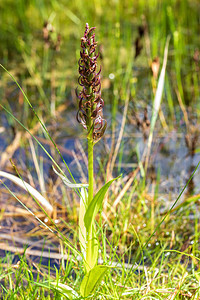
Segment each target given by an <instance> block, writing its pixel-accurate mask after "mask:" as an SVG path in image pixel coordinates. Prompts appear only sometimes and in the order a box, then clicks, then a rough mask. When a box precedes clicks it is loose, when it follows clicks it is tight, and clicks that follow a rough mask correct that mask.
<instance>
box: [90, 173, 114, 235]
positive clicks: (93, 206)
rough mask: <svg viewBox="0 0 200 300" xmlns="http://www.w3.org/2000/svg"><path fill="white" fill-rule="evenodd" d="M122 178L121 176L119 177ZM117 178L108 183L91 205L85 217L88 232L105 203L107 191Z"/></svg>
mask: <svg viewBox="0 0 200 300" xmlns="http://www.w3.org/2000/svg"><path fill="white" fill-rule="evenodd" d="M119 177H120V176H119ZM119 177H117V178H114V179H112V180H110V181H108V182H107V183H106V184H105V185H104V186H103V187H102V188H101V189H100V190H99V191H98V193H97V194H96V195H95V196H94V198H93V200H92V201H91V203H90V204H89V206H88V208H87V211H86V213H85V217H84V222H85V227H86V229H87V231H89V228H90V227H91V224H93V222H94V218H95V216H96V214H97V213H98V211H99V209H100V207H101V204H102V202H103V199H104V197H105V194H106V192H107V190H108V189H109V187H110V185H111V183H112V182H113V181H115V180H116V179H118V178H119Z"/></svg>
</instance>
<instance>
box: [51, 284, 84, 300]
mask: <svg viewBox="0 0 200 300" xmlns="http://www.w3.org/2000/svg"><path fill="white" fill-rule="evenodd" d="M50 285H51V286H52V288H53V289H54V290H56V291H58V292H60V293H62V294H63V295H64V296H65V297H66V298H67V299H69V300H71V299H77V298H79V295H78V294H77V292H76V291H75V290H73V289H72V288H71V287H70V286H68V285H66V284H63V283H59V282H50Z"/></svg>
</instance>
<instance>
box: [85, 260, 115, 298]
mask: <svg viewBox="0 0 200 300" xmlns="http://www.w3.org/2000/svg"><path fill="white" fill-rule="evenodd" d="M109 268H110V267H109V266H96V267H94V268H93V269H91V270H90V271H89V272H88V273H87V274H86V275H85V277H84V278H83V281H82V282H81V286H80V293H81V295H82V296H83V297H87V296H89V295H90V294H91V293H93V292H94V291H95V290H96V288H97V286H98V285H99V284H100V283H101V281H102V279H103V277H104V275H105V273H106V272H107V271H108V269H109Z"/></svg>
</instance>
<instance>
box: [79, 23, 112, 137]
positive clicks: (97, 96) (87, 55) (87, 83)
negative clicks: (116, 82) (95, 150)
mask: <svg viewBox="0 0 200 300" xmlns="http://www.w3.org/2000/svg"><path fill="white" fill-rule="evenodd" d="M94 31H95V27H91V28H89V25H88V24H86V27H85V33H84V36H83V37H82V38H81V51H80V59H79V62H78V64H79V74H80V76H79V79H78V83H79V85H80V86H81V88H82V89H81V91H80V92H79V94H77V97H78V99H79V109H78V113H77V120H78V122H79V123H80V124H82V125H83V127H84V128H85V129H87V131H88V134H91V133H92V138H93V140H94V141H97V140H99V139H100V138H101V137H102V136H103V134H104V132H105V129H106V125H107V123H106V121H105V120H104V119H103V117H102V116H103V111H102V109H103V106H104V101H103V99H102V98H101V79H100V73H101V68H100V70H99V71H97V58H98V56H99V54H96V47H97V42H95V33H94ZM90 136H91V135H90Z"/></svg>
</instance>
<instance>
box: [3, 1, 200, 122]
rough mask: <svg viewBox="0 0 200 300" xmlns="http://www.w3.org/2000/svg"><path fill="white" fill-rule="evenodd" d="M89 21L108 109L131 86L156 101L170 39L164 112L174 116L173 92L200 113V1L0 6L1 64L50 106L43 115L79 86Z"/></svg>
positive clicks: (138, 96) (138, 95)
mask: <svg viewBox="0 0 200 300" xmlns="http://www.w3.org/2000/svg"><path fill="white" fill-rule="evenodd" d="M86 22H87V23H89V25H90V26H95V27H96V37H97V40H98V41H99V50H100V54H101V62H100V63H101V64H102V69H103V70H102V77H103V93H104V95H105V96H104V98H105V97H106V98H108V99H107V100H106V101H108V103H109V104H111V106H113V108H111V110H114V106H115V104H117V103H118V101H121V100H122V101H123V98H125V97H126V90H127V85H128V86H129V89H130V90H131V91H132V92H131V93H132V94H133V96H135V97H136V100H137V99H138V100H139V99H141V100H144V101H146V102H147V103H149V102H151V101H152V82H151V78H152V73H151V70H150V69H151V68H150V66H151V61H152V60H153V59H154V58H156V57H158V58H159V60H160V63H162V57H163V51H164V45H165V42H166V38H167V36H168V35H171V42H170V52H169V63H168V67H167V76H166V89H167V94H166V95H165V97H166V98H167V103H168V104H167V113H169V115H170V116H171V117H173V114H174V105H175V104H174V103H176V102H177V99H176V98H177V97H176V93H175V90H176V89H178V90H179V92H180V95H181V96H182V100H183V102H184V103H186V104H187V105H188V104H190V105H191V103H192V105H195V107H196V108H197V109H199V101H198V100H199V89H198V80H199V78H198V72H197V67H198V65H199V28H200V2H199V1H197V0H181V1H179V0H162V1H159V0H149V1H144V0H138V1H130V0H124V1H117V0H111V1H105V0H102V1H100V0H93V1H86V0H74V1H64V0H61V1H55V0H51V1H43V0H38V1H37V0H28V1H27V0H26V1H25V0H18V1H13V0H1V1H0V62H1V64H2V65H4V66H5V67H6V68H7V69H8V70H10V71H12V74H13V75H14V76H15V77H16V78H17V79H18V80H19V82H20V84H22V83H23V84H22V85H23V88H24V89H25V90H28V91H29V92H28V94H29V95H31V99H32V101H34V102H35V101H37V103H38V104H40V105H41V106H40V108H42V107H43V104H45V112H46V109H48V110H49V111H50V112H51V111H52V112H53V111H54V110H55V108H56V106H57V105H58V104H59V103H62V102H64V101H65V100H66V98H67V97H68V95H69V94H70V93H71V91H72V90H71V89H74V88H76V86H77V77H78V72H77V62H78V59H79V49H80V38H81V36H82V35H83V33H84V27H85V23H86ZM45 26H46V27H45ZM142 27H143V28H142ZM141 28H142V29H141ZM144 28H145V30H146V31H145V33H147V34H146V35H144V36H143V33H142V32H141V30H144ZM45 29H46V34H48V35H49V40H48V41H45ZM137 39H138V40H137ZM136 40H137V41H136ZM136 44H137V45H136ZM136 47H138V51H139V55H138V56H137V57H136V58H135V53H136ZM198 71H199V70H198ZM109 74H111V76H110V77H109ZM113 75H114V78H113ZM0 76H1V79H2V78H3V79H5V80H3V79H2V80H1V86H2V85H3V84H4V83H5V82H6V78H7V75H6V74H5V73H3V71H1V73H0ZM4 87H5V86H4ZM52 90H53V91H52ZM52 93H53V99H50V98H52ZM1 95H2V92H1ZM2 96H3V95H2ZM47 98H48V100H47ZM116 98H117V99H116ZM113 116H114V115H113Z"/></svg>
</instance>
